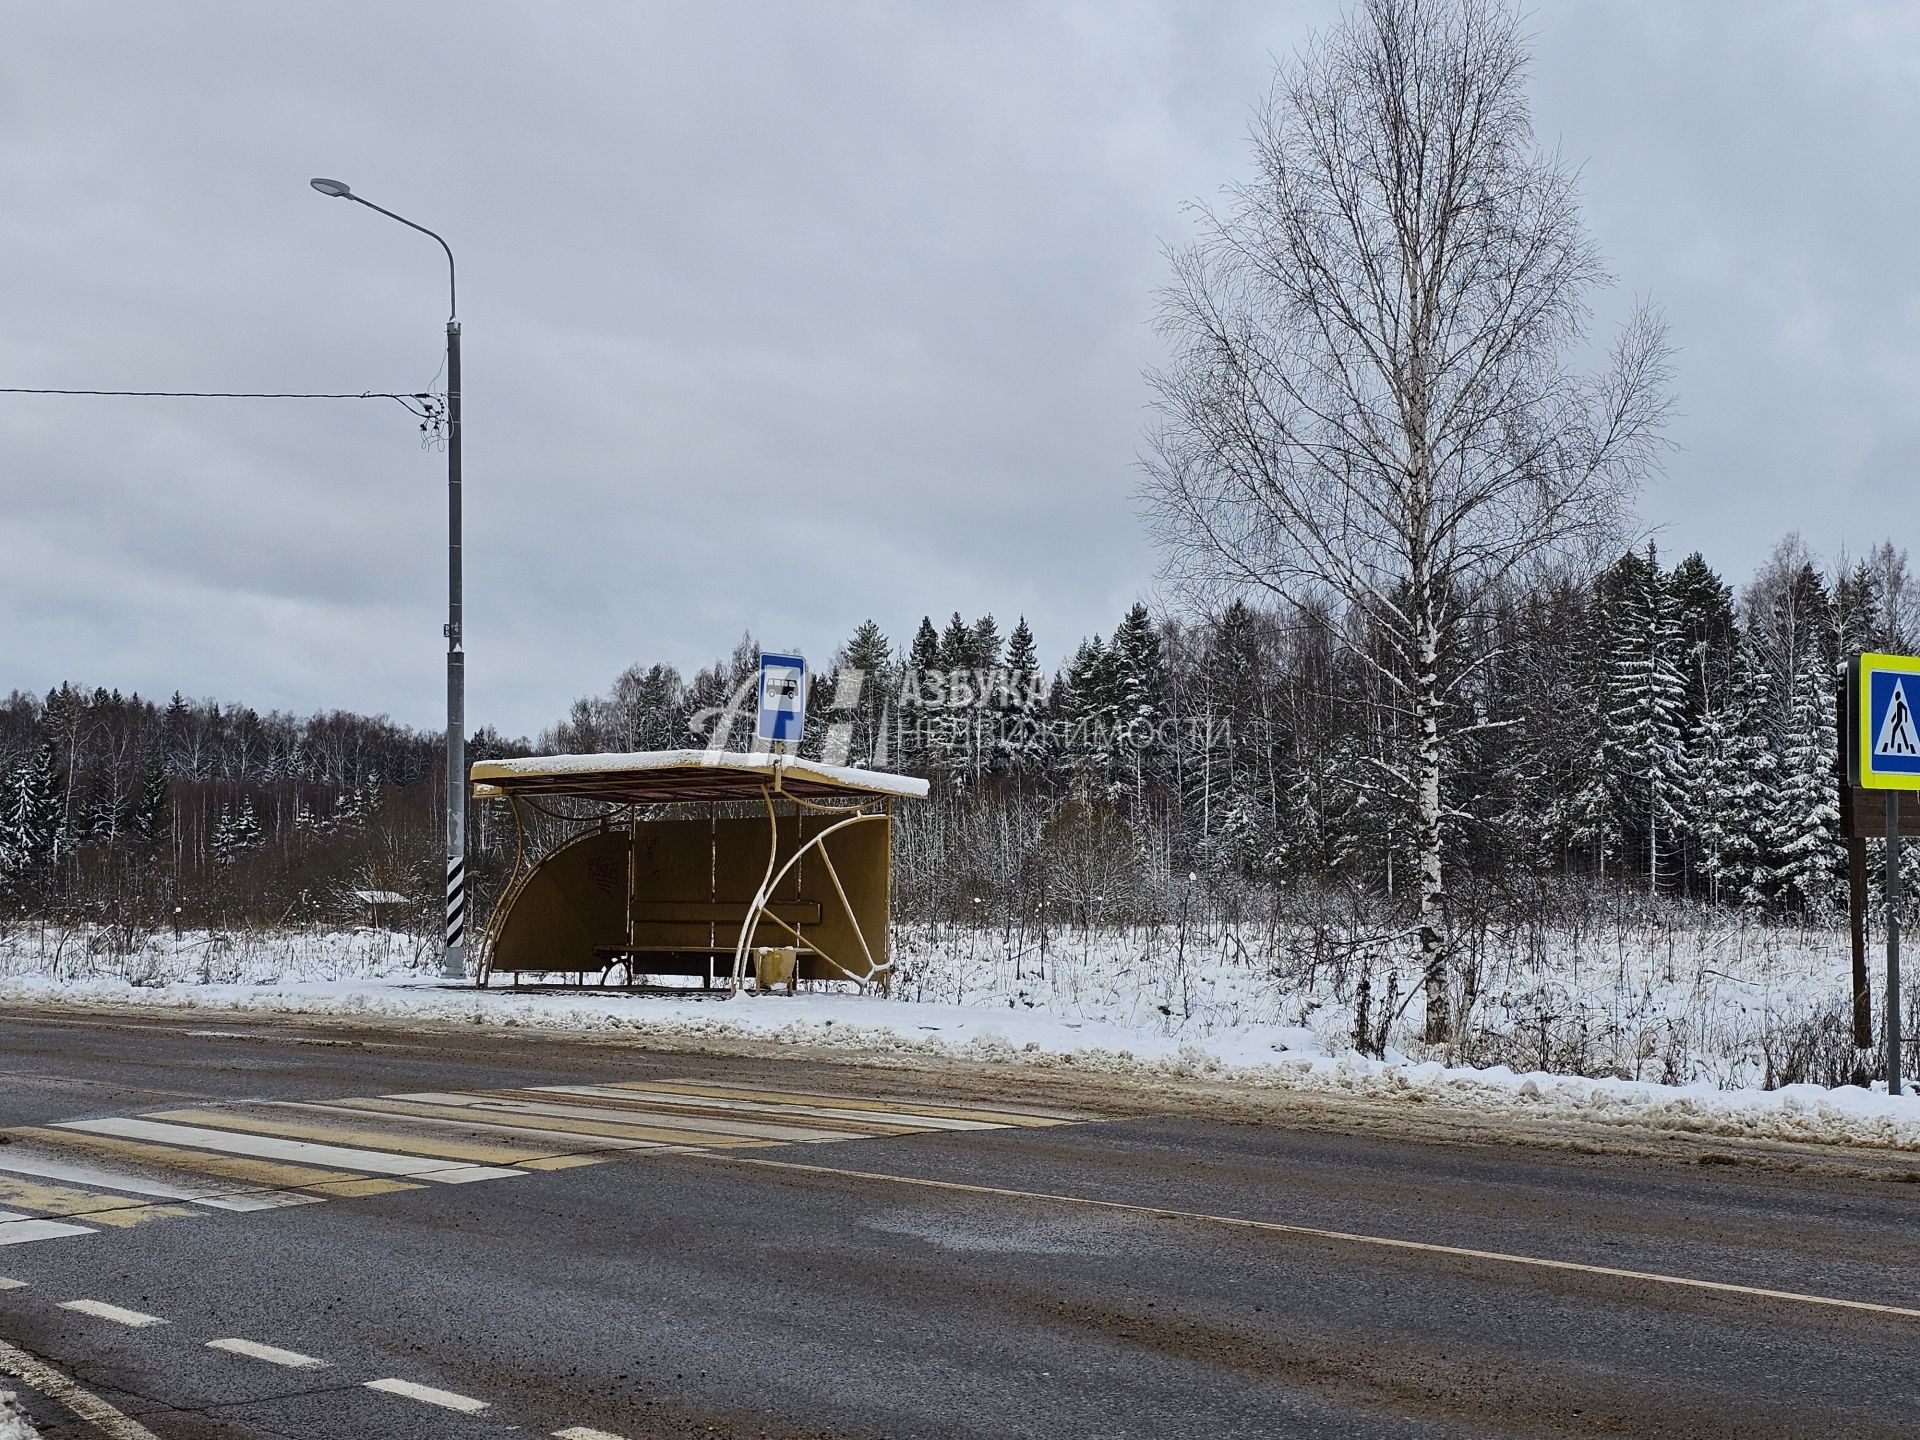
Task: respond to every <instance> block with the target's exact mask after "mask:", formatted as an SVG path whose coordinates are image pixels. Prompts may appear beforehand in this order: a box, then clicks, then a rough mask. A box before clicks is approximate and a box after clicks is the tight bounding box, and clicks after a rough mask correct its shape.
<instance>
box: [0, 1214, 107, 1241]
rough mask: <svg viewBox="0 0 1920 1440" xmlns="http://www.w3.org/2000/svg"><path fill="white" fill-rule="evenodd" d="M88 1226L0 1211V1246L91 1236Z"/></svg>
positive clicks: (91, 1231)
mask: <svg viewBox="0 0 1920 1440" xmlns="http://www.w3.org/2000/svg"><path fill="white" fill-rule="evenodd" d="M94 1233H95V1232H94V1230H93V1228H92V1227H91V1226H89V1225H69V1224H68V1223H67V1222H66V1221H64V1220H40V1219H36V1218H35V1217H33V1216H31V1215H22V1214H20V1213H18V1212H17V1211H13V1210H0V1245H24V1244H26V1243H27V1242H28V1241H29V1240H57V1239H59V1238H60V1237H61V1236H63V1235H92V1234H94Z"/></svg>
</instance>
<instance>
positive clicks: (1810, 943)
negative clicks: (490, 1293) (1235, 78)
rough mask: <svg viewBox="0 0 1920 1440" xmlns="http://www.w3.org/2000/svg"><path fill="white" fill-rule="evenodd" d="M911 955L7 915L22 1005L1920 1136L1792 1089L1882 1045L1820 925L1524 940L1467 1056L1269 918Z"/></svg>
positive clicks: (1495, 984)
mask: <svg viewBox="0 0 1920 1440" xmlns="http://www.w3.org/2000/svg"><path fill="white" fill-rule="evenodd" d="M896 951H897V960H898V964H899V979H898V981H897V983H896V985H895V988H894V993H893V996H892V997H891V998H884V999H883V998H880V997H876V996H861V995H857V994H852V993H848V992H846V991H844V990H841V991H832V990H819V991H815V992H812V993H803V994H802V995H800V996H799V997H797V998H789V997H786V996H784V995H775V996H766V997H760V996H752V995H744V996H739V997H734V998H727V997H724V996H713V997H707V996H696V995H688V996H686V997H679V996H661V995H646V996H641V995H605V994H594V993H581V994H564V993H554V992H549V991H532V992H521V993H515V992H514V991H513V990H511V989H501V988H495V989H491V990H487V991H479V990H475V989H472V988H470V987H447V986H444V985H443V984H441V983H440V982H439V981H438V979H437V978H436V976H435V974H434V964H435V958H436V957H435V955H434V954H433V952H432V951H431V950H430V949H428V948H426V947H425V946H424V945H422V944H420V943H418V942H416V941H414V940H412V939H411V938H409V937H405V936H398V935H392V934H387V933H382V932H373V931H358V932H346V933H305V932H298V933H295V932H288V933H281V934H274V935H211V934H206V933H195V932H188V933H185V934H182V935H178V936H176V935H174V934H172V933H171V932H165V933H162V934H159V935H155V936H151V937H140V938H138V940H137V943H131V944H120V943H118V937H114V936H111V935H109V934H107V933H106V932H98V931H94V932H78V931H75V932H65V931H55V930H53V929H50V928H49V929H41V928H39V927H16V928H14V929H13V930H12V931H10V932H0V997H6V998H14V999H33V1000H40V1001H57V1002H77V1003H83V1004H84V1003H87V1002H88V1001H109V1002H112V1003H115V1004H152V1005H160V1006H170V1007H181V1008H191V1009H198V1010H203V1011H210V1012H242V1013H245V1012H253V1013H272V1014H312V1015H333V1016H343V1017H388V1018H396V1019H402V1020H404V1019H415V1020H420V1021H423V1022H440V1023H465V1024H479V1025H487V1026H495V1027H515V1026H525V1027H528V1028H544V1029H560V1030H571V1031H586V1032H599V1033H617V1034H626V1035H634V1036H643V1035H644V1036H650V1037H657V1038H660V1039H662V1040H673V1041H677V1042H681V1043H699V1042H701V1041H705V1040H714V1041H732V1042H739V1041H748V1040H752V1041H761V1042H765V1043H770V1044H780V1045H804V1046H808V1047H815V1048H831V1049H836V1050H844V1051H854V1052H860V1053H862V1054H863V1055H866V1056H869V1057H879V1058H885V1057H892V1058H894V1059H898V1060H912V1061H916V1062H925V1061H935V1060H940V1059H960V1060H967V1061H986V1062H1004V1063H1011V1064H1024V1065H1033V1066H1044V1067H1050V1068H1055V1069H1062V1068H1066V1067H1072V1068H1073V1069H1075V1070H1079V1071H1096V1072H1102V1073H1108V1074H1124V1075H1133V1076H1138V1077H1151V1076H1165V1077H1189V1078H1218V1079H1228V1080H1233V1081H1235V1082H1236V1083H1241V1084H1245V1085H1249V1086H1261V1087H1288V1088H1293V1089H1301V1090H1311V1091H1318V1092H1323V1093H1337V1094H1345V1095H1352V1096H1362V1097H1374V1098H1387V1099H1393V1098H1399V1099H1406V1100H1409V1101H1417V1102H1421V1103H1424V1104H1425V1105H1427V1106H1428V1107H1429V1108H1434V1107H1443V1108H1444V1107H1463V1108H1471V1109H1475V1110H1481V1111H1486V1110H1492V1111H1496V1112H1508V1113H1513V1114H1524V1115H1537V1116H1542V1117H1555V1116H1566V1117H1576V1116H1577V1117H1578V1118H1580V1119H1582V1120H1584V1121H1586V1122H1589V1123H1598V1124H1601V1125H1605V1126H1617V1127H1620V1128H1623V1129H1659V1130H1667V1131H1674V1130H1678V1131H1686V1132H1693V1133H1699V1134H1707V1135H1724V1136H1728V1137H1750V1138H1753V1137H1760V1138H1771V1139H1787V1140H1844V1141H1848V1142H1851V1143H1858V1144H1868V1145H1877V1146H1891V1147H1898V1148H1902V1149H1920V1099H1916V1098H1915V1097H1913V1096H1911V1095H1905V1096H1900V1097H1888V1096H1886V1095H1885V1094H1882V1093H1876V1092H1875V1091H1873V1090H1870V1089H1867V1088H1862V1087H1860V1086H1856V1085H1837V1086H1828V1085H1816V1084H1810V1083H1791V1082H1794V1081H1796V1080H1797V1079H1800V1078H1801V1072H1808V1073H1810V1072H1811V1070H1813V1069H1815V1068H1817V1067H1816V1066H1815V1065H1814V1064H1813V1063H1812V1062H1811V1061H1810V1060H1809V1058H1808V1057H1809V1056H1810V1055H1811V1056H1813V1057H1814V1058H1815V1059H1817V1060H1819V1062H1820V1063H1821V1064H1827V1065H1829V1068H1832V1066H1833V1065H1839V1064H1841V1063H1842V1062H1844V1063H1845V1064H1846V1065H1857V1064H1858V1063H1859V1061H1860V1058H1861V1057H1858V1056H1856V1055H1855V1054H1854V1052H1853V1050H1852V1048H1851V1045H1850V1043H1848V1042H1847V1039H1846V1035H1845V1027H1844V1025H1842V1024H1841V1023H1840V1022H1841V1020H1843V1019H1844V1015H1845V1011H1844V1005H1845V1001H1846V997H1847V994H1848V990H1847V970H1846V961H1845V946H1844V937H1835V936H1833V935H1831V934H1829V933H1826V932H1821V931H1799V930H1789V929H1780V928H1777V927H1776V928H1762V927H1758V926H1740V925H1735V924H1731V923H1729V922H1724V921H1721V922H1712V923H1708V922H1705V921H1703V922H1702V924H1701V925H1700V926H1699V927H1698V928H1696V929H1692V930H1686V929H1682V928H1680V927H1678V926H1676V925H1673V924H1654V923H1649V924H1644V925H1638V926H1624V925H1623V926H1621V927H1618V928H1617V929H1615V930H1614V931H1612V932H1610V933H1603V934H1598V935H1596V936H1592V937H1582V936H1574V935H1568V936H1562V937H1559V939H1558V941H1557V942H1555V941H1553V940H1552V938H1551V937H1549V943H1547V944H1545V945H1528V944H1516V945H1514V946H1513V947H1512V948H1511V950H1510V951H1509V950H1505V949H1503V950H1501V951H1500V952H1499V953H1498V954H1497V957H1493V958H1489V957H1490V956H1492V954H1493V952H1489V955H1483V956H1482V958H1481V961H1480V965H1481V971H1482V974H1481V982H1480V993H1479V998H1478V1001H1477V1004H1476V1007H1475V1011H1474V1013H1473V1017H1472V1019H1471V1022H1470V1024H1469V1026H1468V1036H1467V1039H1466V1040H1465V1041H1464V1042H1463V1044H1462V1045H1461V1047H1459V1048H1458V1049H1457V1050H1456V1051H1454V1052H1453V1053H1451V1054H1448V1053H1440V1052H1429V1051H1428V1050H1426V1049H1424V1048H1423V1047H1421V1046H1419V1045H1418V1044H1417V1042H1416V1041H1415V1040H1414V1038H1413V1037H1414V1036H1415V1035H1416V1034H1417V1032H1418V1025H1419V1021H1420V1017H1419V1015H1418V1002H1417V1001H1416V1002H1415V1003H1414V1004H1413V1005H1411V1006H1409V1007H1408V1013H1405V1014H1402V1015H1401V1016H1400V1017H1399V1019H1398V1020H1397V1021H1394V1022H1393V1023H1391V1024H1390V1025H1389V1027H1388V1032H1387V1039H1388V1044H1387V1047H1386V1052H1385V1057H1384V1058H1382V1059H1375V1058H1370V1057H1367V1056H1364V1055H1362V1054H1360V1053H1358V1052H1357V1051H1356V1049H1355V1048H1354V1044H1353V1036H1354V1021H1355V1009H1356V1004H1357V985H1358V982H1359V976H1360V974H1361V973H1362V968H1363V967H1361V966H1360V965H1358V964H1357V963H1352V962H1349V963H1344V964H1335V963H1333V962H1331V961H1327V960H1325V959H1324V958H1316V957H1315V956H1314V955H1312V954H1303V953H1301V952H1299V951H1298V950H1296V949H1292V948H1289V947H1288V946H1286V945H1283V944H1281V943H1279V942H1278V941H1276V940H1275V939H1274V938H1273V937H1271V936H1268V937H1264V938H1263V939H1262V940H1261V943H1259V944H1255V943H1254V941H1253V937H1252V935H1251V934H1250V933H1249V932H1248V931H1245V930H1230V929H1226V928H1222V927H1214V928H1213V929H1211V930H1208V929H1204V928H1200V927H1194V928H1192V929H1188V930H1184V931H1176V930H1175V929H1174V928H1173V927H1157V928H1153V929H1138V930H1108V931H1099V932H1094V933H1082V932H1062V933H1059V934H1056V935H1054V936H1051V937H1050V938H1049V943H1048V945H1047V947H1046V949H1045V952H1044V953H1042V951H1041V949H1040V947H1039V945H1038V943H1037V942H1036V941H1033V940H1031V939H1029V940H1028V941H1026V942H1024V943H1021V942H1015V943H1009V942H1008V939H1007V937H1005V936H1004V935H1003V934H1001V933H1000V932H992V931H985V930H974V929H957V930H944V931H939V932H934V931H928V930H903V931H901V932H899V933H897V935H896ZM1367 973H1368V975H1369V981H1370V986H1371V989H1372V996H1373V998H1372V1002H1371V1003H1372V1005H1373V1006H1374V1007H1375V1011H1374V1013H1375V1014H1377V1013H1378V1007H1380V1006H1381V1005H1382V1003H1383V1000H1384V997H1385V995H1386V994H1387V993H1388V992H1389V991H1390V990H1398V991H1399V993H1405V990H1406V989H1407V988H1410V987H1409V986H1408V982H1407V981H1405V980H1404V979H1403V980H1401V981H1400V982H1399V984H1398V985H1395V984H1393V983H1392V982H1391V981H1390V980H1389V979H1387V978H1383V972H1382V971H1381V970H1380V969H1379V968H1377V967H1376V968H1374V969H1373V970H1371V971H1369V972H1367ZM1916 998H1920V997H1916ZM1876 1010H1877V1005H1876ZM1543 1058H1544V1060H1545V1062H1546V1063H1544V1064H1542V1063H1539V1062H1540V1060H1541V1059H1543ZM1866 1058H1867V1059H1868V1060H1871V1057H1866ZM1796 1066H1797V1067H1799V1068H1798V1070H1796ZM1782 1082H1788V1083H1782Z"/></svg>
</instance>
